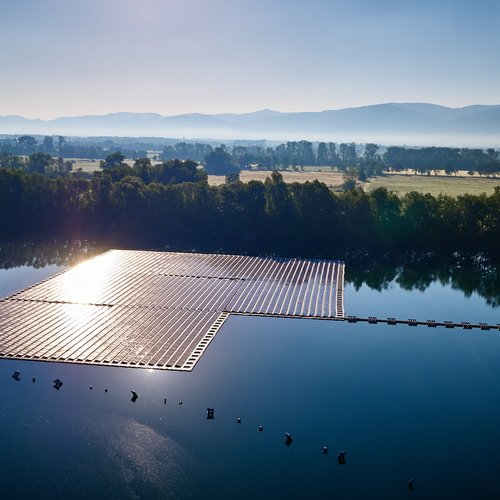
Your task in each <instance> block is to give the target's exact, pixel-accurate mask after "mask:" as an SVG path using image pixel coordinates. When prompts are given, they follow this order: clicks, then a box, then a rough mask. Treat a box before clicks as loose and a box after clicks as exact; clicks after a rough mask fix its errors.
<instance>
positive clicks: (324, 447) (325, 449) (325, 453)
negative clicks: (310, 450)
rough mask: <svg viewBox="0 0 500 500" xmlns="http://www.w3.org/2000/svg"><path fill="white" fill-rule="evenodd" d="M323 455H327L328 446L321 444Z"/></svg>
mask: <svg viewBox="0 0 500 500" xmlns="http://www.w3.org/2000/svg"><path fill="white" fill-rule="evenodd" d="M323 455H328V448H327V447H326V446H323Z"/></svg>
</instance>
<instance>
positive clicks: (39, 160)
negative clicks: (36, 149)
mask: <svg viewBox="0 0 500 500" xmlns="http://www.w3.org/2000/svg"><path fill="white" fill-rule="evenodd" d="M52 163H53V160H52V156H50V155H47V154H45V153H33V154H32V155H30V157H29V159H28V171H29V172H32V173H37V174H46V173H47V169H48V168H49V167H50V166H52Z"/></svg>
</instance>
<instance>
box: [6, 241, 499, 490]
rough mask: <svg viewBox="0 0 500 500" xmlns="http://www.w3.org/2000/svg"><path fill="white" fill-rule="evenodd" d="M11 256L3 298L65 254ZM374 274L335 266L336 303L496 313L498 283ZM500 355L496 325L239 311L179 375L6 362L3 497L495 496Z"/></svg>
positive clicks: (385, 311) (454, 316) (392, 312)
mask: <svg viewBox="0 0 500 500" xmlns="http://www.w3.org/2000/svg"><path fill="white" fill-rule="evenodd" d="M7 253H8V254H9V256H10V257H9V258H7V259H5V261H4V263H3V266H2V267H7V268H8V269H2V270H0V296H5V295H7V294H10V293H12V292H14V291H16V290H18V289H20V288H23V287H25V286H27V285H29V284H31V283H34V282H37V281H39V280H41V279H45V278H46V277H48V276H50V275H52V274H54V273H55V272H58V271H60V270H62V269H64V266H65V265H66V261H65V259H64V258H55V257H54V256H51V255H49V256H47V255H48V254H47V252H45V253H44V258H37V259H33V256H36V255H37V250H36V248H34V249H32V251H31V254H30V258H29V259H26V263H28V264H29V265H24V266H22V265H19V264H21V263H22V261H23V259H20V260H19V261H16V260H15V259H13V258H12V255H16V252H10V253H9V252H7ZM76 253H78V252H76ZM0 254H1V251H0ZM4 254H5V252H4ZM49 254H50V252H49ZM84 254H85V252H84ZM59 257H60V256H59ZM73 257H75V254H73ZM75 258H76V260H77V259H78V256H76V257H75ZM35 262H36V267H34V265H35V264H34V263H35ZM12 266H15V267H12ZM371 271H372V272H371V273H370V270H367V271H366V272H365V274H363V271H362V270H359V269H358V270H353V271H352V273H351V278H350V277H349V264H348V267H347V272H348V276H347V278H348V281H347V283H346V291H345V306H346V312H347V314H353V315H359V316H368V315H374V316H379V317H387V316H396V317H398V318H403V319H404V318H413V317H414V318H417V319H423V320H426V319H435V320H448V319H449V320H454V321H470V322H479V321H482V322H487V323H490V324H496V323H498V322H499V321H500V314H499V311H500V309H499V307H498V305H497V304H498V296H499V291H498V281H497V282H496V284H497V288H493V289H492V287H491V283H490V281H491V279H490V281H488V284H489V285H488V286H485V283H484V276H483V277H482V276H480V275H478V274H477V273H472V274H473V275H472V276H469V280H468V281H467V284H464V286H463V288H464V289H465V292H464V290H462V289H460V287H458V286H457V282H460V280H458V281H457V279H455V278H456V276H455V277H454V278H453V277H452V279H450V280H448V281H447V280H446V279H443V277H442V275H440V276H441V278H440V279H439V278H436V275H435V274H432V273H431V274H432V275H433V276H434V278H435V279H431V280H427V282H426V283H425V286H423V285H422V283H421V281H419V280H417V281H416V284H415V286H416V287H417V288H413V289H412V287H411V286H409V284H408V279H407V276H406V278H405V279H404V280H402V277H403V278H404V277H405V274H404V273H405V272H406V271H405V270H402V269H401V268H398V269H396V270H394V271H393V272H385V273H383V276H384V277H383V278H380V279H374V276H373V269H372V270H371ZM427 271H428V269H427ZM485 272H486V273H488V272H489V273H491V269H490V270H489V271H485ZM494 273H496V270H495V271H494ZM437 274H439V273H437ZM474 274H475V275H476V276H475V279H476V281H477V283H476V285H477V286H476V287H474V284H472V285H471V280H472V281H474ZM364 275H366V276H370V279H369V280H366V281H363V279H360V276H361V277H362V276H364ZM460 276H462V275H461V274H460ZM490 278H491V276H490ZM481 280H483V281H481ZM463 281H464V280H463V279H462V282H463ZM480 281H481V283H479V282H480ZM494 282H495V279H494V275H493V283H494ZM367 283H370V286H371V287H370V286H368V284H367ZM475 289H477V292H476V291H471V290H475ZM499 361H500V336H499V334H498V332H496V331H489V332H481V331H479V330H473V331H463V330H460V329H455V330H446V329H444V328H436V329H430V328H426V327H408V326H404V325H398V326H388V325H383V324H377V325H368V324H366V323H365V324H361V323H357V324H349V323H347V322H341V321H319V320H302V319H277V318H262V317H244V316H231V317H230V318H229V319H228V320H227V321H226V323H225V324H224V326H223V328H222V329H221V330H220V332H219V333H218V334H217V336H216V338H215V340H214V341H213V342H212V343H211V344H210V346H209V348H208V349H207V351H206V353H205V354H204V355H203V357H202V358H201V360H200V361H199V362H198V364H197V365H196V367H195V369H194V371H193V372H191V373H186V372H169V371H154V370H145V369H130V368H119V367H93V366H78V365H69V364H57V363H40V362H27V361H13V360H1V361H0V387H1V389H2V391H3V398H2V400H1V401H0V422H1V426H0V435H1V438H0V439H1V440H0V442H1V443H2V453H1V466H0V475H1V478H2V490H3V495H4V496H5V497H8V498H29V497H35V496H37V497H50V498H68V497H71V498H88V497H95V498H195V499H197V498H218V499H219V498H221V499H226V498H227V499H234V498H238V499H239V498H241V499H247V498H248V499H250V498H306V497H307V498H346V499H350V498H381V499H391V498H406V497H408V495H411V497H413V498H426V499H427V498H454V499H456V498H498V496H499V495H500V491H499V489H500V487H499V485H498V484H497V471H498V470H499V468H500V454H499V453H498V447H499V445H500V362H499ZM15 370H19V371H20V372H21V375H20V377H21V381H20V382H16V381H15V380H13V379H12V378H11V375H12V373H13V372H14V371H15ZM33 377H35V382H34V383H33V382H32V378H33ZM56 378H59V379H61V380H62V381H63V383H64V385H63V386H62V388H61V389H60V390H59V391H56V390H55V389H53V388H52V381H53V380H54V379H56ZM91 386H92V389H90V387H91ZM105 389H107V392H105ZM131 390H134V391H136V392H137V393H138V394H139V398H138V400H137V401H136V402H135V403H132V402H131V401H130V398H131V392H130V391H131ZM165 398H166V404H164V399H165ZM179 401H182V404H179ZM207 408H214V410H215V412H214V416H215V418H214V419H213V420H208V419H207V413H206V410H207ZM237 417H240V418H241V423H237V421H236V419H237ZM260 425H262V426H263V431H262V432H260V431H259V426H260ZM285 432H289V433H290V434H291V435H292V436H293V438H294V440H293V442H292V443H291V445H290V446H286V445H285ZM323 446H327V447H328V450H329V452H328V454H326V455H325V454H323V453H322V449H323ZM341 450H346V451H347V454H346V464H345V465H339V464H338V463H337V453H338V452H339V451H341ZM410 478H413V479H414V489H413V491H409V489H408V486H407V483H408V480H409V479H410Z"/></svg>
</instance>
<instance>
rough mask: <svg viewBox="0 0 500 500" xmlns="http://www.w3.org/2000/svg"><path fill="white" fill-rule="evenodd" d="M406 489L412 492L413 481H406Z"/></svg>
mask: <svg viewBox="0 0 500 500" xmlns="http://www.w3.org/2000/svg"><path fill="white" fill-rule="evenodd" d="M408 489H409V490H413V479H410V480H409V481H408Z"/></svg>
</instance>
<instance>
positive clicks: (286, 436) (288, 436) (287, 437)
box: [285, 432, 293, 446]
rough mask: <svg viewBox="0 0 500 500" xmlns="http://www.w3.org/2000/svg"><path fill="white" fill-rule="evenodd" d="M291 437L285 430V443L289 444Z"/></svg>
mask: <svg viewBox="0 0 500 500" xmlns="http://www.w3.org/2000/svg"><path fill="white" fill-rule="evenodd" d="M292 441H293V437H292V436H291V434H289V433H288V432H285V444H286V445H287V446H290V445H291V444H292Z"/></svg>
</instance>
